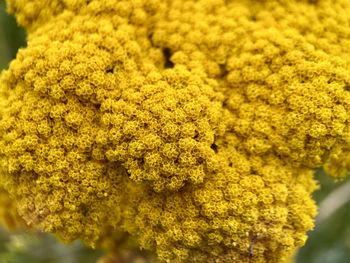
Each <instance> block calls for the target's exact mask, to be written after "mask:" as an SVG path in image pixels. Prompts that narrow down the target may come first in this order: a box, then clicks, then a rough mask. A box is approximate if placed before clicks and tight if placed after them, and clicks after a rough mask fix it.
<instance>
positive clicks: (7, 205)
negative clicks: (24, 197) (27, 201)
mask: <svg viewBox="0 0 350 263" xmlns="http://www.w3.org/2000/svg"><path fill="white" fill-rule="evenodd" d="M0 223H1V224H2V225H4V226H5V227H6V228H8V229H10V230H14V229H18V228H22V227H25V226H26V224H25V222H24V221H23V219H22V218H21V217H20V216H19V215H18V213H17V209H16V205H15V203H14V201H13V200H12V199H11V198H10V197H9V195H8V193H7V191H6V190H4V189H3V188H0Z"/></svg>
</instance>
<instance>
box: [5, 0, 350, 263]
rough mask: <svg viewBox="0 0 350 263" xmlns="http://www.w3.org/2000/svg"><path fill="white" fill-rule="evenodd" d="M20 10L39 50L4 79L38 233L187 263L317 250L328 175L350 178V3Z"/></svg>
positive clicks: (16, 192)
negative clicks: (317, 195) (321, 181)
mask: <svg viewBox="0 0 350 263" xmlns="http://www.w3.org/2000/svg"><path fill="white" fill-rule="evenodd" d="M7 3H8V7H9V11H10V12H12V13H14V14H15V15H16V17H17V20H18V22H19V23H20V24H21V25H23V26H24V27H26V29H27V31H28V46H27V47H26V48H25V49H21V50H20V51H19V52H18V54H17V57H16V59H15V60H13V61H12V62H11V64H10V67H9V69H8V70H7V71H4V72H3V73H2V75H1V78H0V92H1V99H0V104H1V108H0V116H1V120H0V169H1V176H0V183H1V185H2V187H4V188H5V189H6V191H8V192H9V193H10V194H11V196H13V197H14V199H15V201H16V206H17V210H18V213H19V215H20V216H21V217H22V218H23V219H24V220H25V221H26V223H27V224H29V225H31V226H33V227H35V228H39V229H42V230H44V231H47V232H52V233H55V234H56V235H57V236H58V237H59V238H61V239H62V240H64V241H67V242H69V241H72V240H74V239H78V238H79V239H81V240H83V241H84V242H85V243H86V244H87V245H90V246H93V247H94V246H103V247H105V246H108V247H110V248H111V249H113V250H117V249H118V247H119V245H120V246H122V243H123V242H126V243H128V242H129V243H131V244H132V245H130V247H131V248H130V249H134V248H132V247H135V244H136V247H141V248H144V249H146V250H149V251H151V252H152V253H154V254H155V255H157V257H158V258H159V259H160V260H162V261H168V262H174V263H175V262H197V263H202V262H203V263H204V262H209V263H211V262H212V263H214V262H215V263H217V262H220V263H225V262H242V263H245V262H249V263H258V262H282V261H283V260H286V259H287V258H289V256H290V254H291V253H293V251H294V250H295V249H296V248H298V247H300V246H302V245H303V244H304V242H305V240H306V232H307V231H308V230H310V229H312V227H313V218H314V216H315V214H316V206H315V204H314V201H313V200H312V198H311V194H312V192H313V191H314V190H315V189H316V188H317V183H316V182H315V181H314V180H313V178H312V174H313V170H314V169H315V168H316V167H319V166H323V165H324V166H325V168H326V169H327V170H328V171H329V173H330V174H331V175H333V176H344V175H345V174H346V171H347V169H348V168H350V158H348V157H347V153H348V152H349V151H350V125H349V120H348V116H349V112H350V86H349V85H350V49H349V48H348V47H349V45H350V28H349V23H350V15H349V14H350V3H348V1H347V0H318V1H310V0H309V1H306V0H271V1H267V0H259V1H257V0H236V1H228V0H226V1H225V0H198V1H194V0H166V1H162V0H55V1H47V0H45V1H43V0H26V1H24V0H7ZM348 156H350V155H348ZM123 233H124V234H123ZM130 240H132V241H130ZM117 244H118V245H117ZM125 246H126V247H128V245H125Z"/></svg>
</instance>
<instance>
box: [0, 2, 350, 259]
mask: <svg viewBox="0 0 350 263" xmlns="http://www.w3.org/2000/svg"><path fill="white" fill-rule="evenodd" d="M5 9H6V8H5V3H4V1H2V0H0V70H2V69H6V68H7V67H8V64H9V62H10V61H11V60H12V59H13V58H14V57H15V56H16V52H17V50H18V48H22V47H25V45H26V44H25V32H24V31H23V29H21V28H19V27H18V26H17V25H16V21H15V19H14V18H13V17H12V16H9V15H8V14H6V12H5ZM316 178H317V179H318V180H319V181H320V186H321V189H320V190H319V191H317V192H316V193H315V194H314V197H315V199H316V201H317V203H318V204H319V205H320V206H319V211H320V216H319V217H318V218H317V221H316V228H315V230H314V231H312V232H310V233H309V239H308V241H307V244H306V246H304V247H303V248H302V249H301V250H300V251H299V253H298V255H297V258H296V262H297V263H350V176H349V178H348V179H347V180H344V181H341V182H335V181H334V180H333V179H331V178H328V177H327V176H326V175H325V174H324V172H323V171H322V170H318V171H317V172H316ZM102 254H103V252H102V251H99V250H92V249H88V248H86V247H84V246H83V245H82V244H81V243H80V242H78V241H76V242H74V243H73V244H70V245H64V244H62V243H60V242H58V241H57V240H56V239H55V238H54V237H53V236H52V235H48V234H44V233H37V232H31V233H28V232H25V231H16V232H11V233H10V232H8V231H6V230H5V229H4V228H2V227H1V226H0V263H94V262H96V261H97V259H98V258H99V257H100V256H101V255H102ZM126 263H128V262H126Z"/></svg>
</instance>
